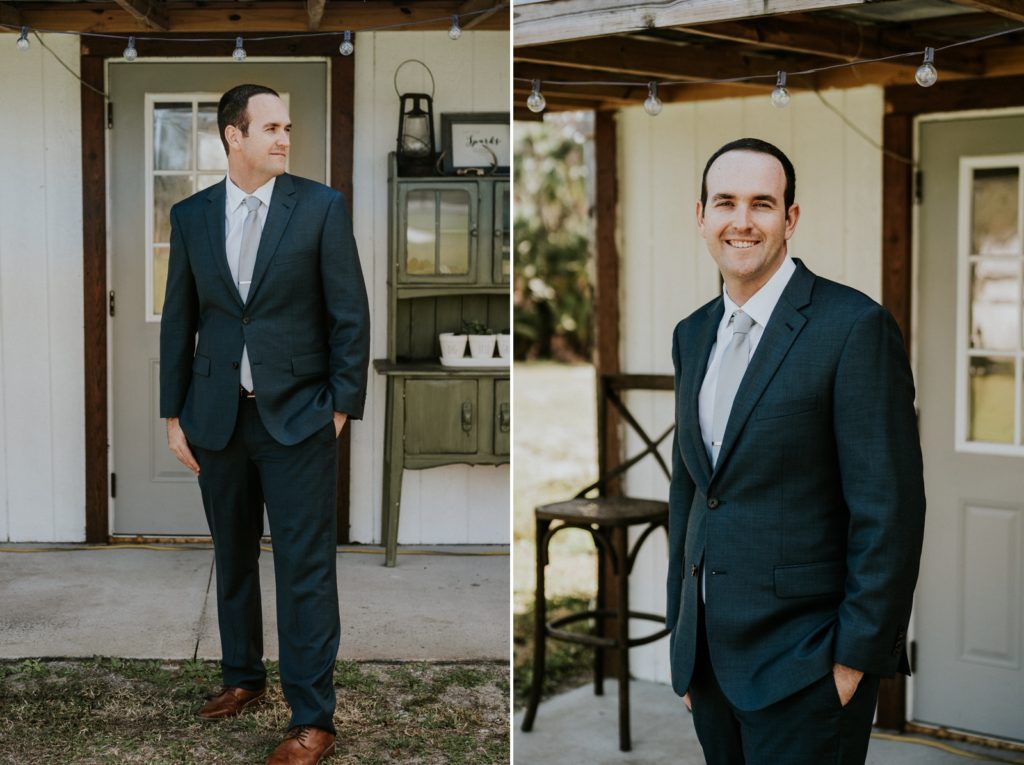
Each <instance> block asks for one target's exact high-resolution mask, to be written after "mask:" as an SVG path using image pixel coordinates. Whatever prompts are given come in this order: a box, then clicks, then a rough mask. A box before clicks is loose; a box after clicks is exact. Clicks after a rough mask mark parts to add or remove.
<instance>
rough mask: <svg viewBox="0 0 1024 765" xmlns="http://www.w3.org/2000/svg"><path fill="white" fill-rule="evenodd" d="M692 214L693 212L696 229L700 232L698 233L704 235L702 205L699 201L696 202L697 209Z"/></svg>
mask: <svg viewBox="0 0 1024 765" xmlns="http://www.w3.org/2000/svg"><path fill="white" fill-rule="evenodd" d="M694 212H695V214H696V216H697V228H698V230H699V231H700V233H701V234H703V233H704V205H702V204H701V203H700V200H699V199H698V200H697V209H696V210H694Z"/></svg>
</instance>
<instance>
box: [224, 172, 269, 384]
mask: <svg viewBox="0 0 1024 765" xmlns="http://www.w3.org/2000/svg"><path fill="white" fill-rule="evenodd" d="M276 180H277V176H275V177H273V178H271V179H270V180H269V181H267V182H266V183H264V184H263V185H262V186H260V187H259V188H258V189H256V191H254V192H253V193H252V194H246V193H245V192H244V191H242V190H241V189H240V188H238V186H236V185H235V183H234V181H232V180H231V177H230V176H227V178H226V181H227V182H226V184H225V185H226V187H227V195H226V197H225V202H224V215H225V221H224V231H225V233H226V234H227V237H226V239H225V240H224V249H225V251H226V253H227V256H228V268H230V269H231V278H232V279H233V280H234V282H235V284H236V285H237V284H238V260H239V258H240V257H241V254H242V226H243V224H244V223H245V219H246V218H247V217H248V215H249V210H248V209H246V206H245V199H246V197H250V196H252V197H256V198H257V199H258V200H260V206H259V207H258V208H257V210H256V215H257V216H259V220H260V231H263V226H264V225H265V224H266V222H267V211H268V210H269V209H270V198H271V196H272V195H273V193H274V181H276ZM239 368H240V371H239V373H238V375H239V383H241V379H242V371H243V370H249V369H250V367H249V349H248V348H246V347H245V346H242V358H241V360H240V362H239ZM250 375H251V372H250ZM247 387H248V386H247Z"/></svg>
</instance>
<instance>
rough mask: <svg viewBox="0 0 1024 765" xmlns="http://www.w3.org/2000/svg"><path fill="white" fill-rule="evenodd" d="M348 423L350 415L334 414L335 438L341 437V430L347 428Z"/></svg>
mask: <svg viewBox="0 0 1024 765" xmlns="http://www.w3.org/2000/svg"><path fill="white" fill-rule="evenodd" d="M346 422H348V415H347V414H345V413H344V412H335V413H334V437H335V438H337V437H338V436H340V435H341V429H342V428H344V427H345V423H346Z"/></svg>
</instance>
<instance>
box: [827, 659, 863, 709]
mask: <svg viewBox="0 0 1024 765" xmlns="http://www.w3.org/2000/svg"><path fill="white" fill-rule="evenodd" d="M862 677H864V673H863V672H861V671H860V670H859V669H854V668H853V667H847V666H844V665H843V664H833V665H832V678H833V679H834V680H835V682H836V690H837V691H839V701H840V702H842V705H843V706H844V707H845V706H846V705H847V704H849V703H850V699H852V698H853V694H855V693H856V692H857V686H858V685H860V679H861V678H862Z"/></svg>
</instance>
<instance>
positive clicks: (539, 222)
mask: <svg viewBox="0 0 1024 765" xmlns="http://www.w3.org/2000/svg"><path fill="white" fill-rule="evenodd" d="M591 124H592V117H591V115H590V114H589V113H575V114H552V115H548V117H547V118H546V119H545V121H544V122H533V123H519V124H517V125H516V131H515V157H514V162H515V168H516V179H515V190H514V194H515V221H514V224H515V229H514V231H515V240H514V243H515V244H514V246H515V295H514V332H515V346H514V347H515V358H517V359H556V360H559V361H578V360H581V359H587V360H589V359H590V356H591V352H592V349H593V329H592V318H593V308H594V292H593V288H592V286H591V279H590V274H589V264H590V260H591V243H592V240H593V226H592V221H591V218H590V208H591V205H590V201H589V194H588V190H589V188H590V185H591V183H590V178H591V177H592V174H593V172H592V168H591V166H590V165H591V164H592V154H593V152H592V151H591V150H590V148H589V143H588V142H590V141H591V138H590V136H591V134H592V128H591Z"/></svg>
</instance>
